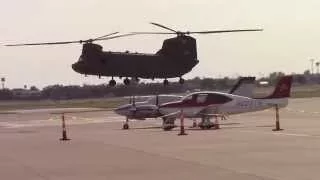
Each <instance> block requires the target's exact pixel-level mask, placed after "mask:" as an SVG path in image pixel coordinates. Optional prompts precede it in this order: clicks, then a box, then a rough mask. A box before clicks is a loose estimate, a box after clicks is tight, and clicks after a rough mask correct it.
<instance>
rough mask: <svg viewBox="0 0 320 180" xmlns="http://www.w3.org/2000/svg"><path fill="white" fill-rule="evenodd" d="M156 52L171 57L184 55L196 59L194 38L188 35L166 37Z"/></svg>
mask: <svg viewBox="0 0 320 180" xmlns="http://www.w3.org/2000/svg"><path fill="white" fill-rule="evenodd" d="M158 54H162V55H164V56H169V57H173V58H179V59H180V58H181V57H186V58H188V59H189V58H190V59H192V60H195V59H197V47H196V40H195V39H194V38H192V37H190V36H185V35H181V36H177V37H175V38H170V39H166V40H165V41H164V42H163V45H162V48H161V50H159V52H158Z"/></svg>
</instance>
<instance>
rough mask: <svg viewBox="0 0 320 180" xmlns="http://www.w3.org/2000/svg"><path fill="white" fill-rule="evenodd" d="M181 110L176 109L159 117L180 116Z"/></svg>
mask: <svg viewBox="0 0 320 180" xmlns="http://www.w3.org/2000/svg"><path fill="white" fill-rule="evenodd" d="M180 113H181V111H176V112H173V113H170V114H165V115H163V116H160V117H159V118H178V117H179V116H180Z"/></svg>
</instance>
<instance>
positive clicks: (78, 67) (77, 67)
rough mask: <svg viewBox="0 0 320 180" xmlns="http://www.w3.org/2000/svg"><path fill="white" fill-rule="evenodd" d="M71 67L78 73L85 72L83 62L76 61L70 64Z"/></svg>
mask: <svg viewBox="0 0 320 180" xmlns="http://www.w3.org/2000/svg"><path fill="white" fill-rule="evenodd" d="M71 67H72V69H73V70H74V71H75V72H77V73H80V74H86V68H85V66H84V64H82V63H79V62H76V63H74V64H72V65H71Z"/></svg>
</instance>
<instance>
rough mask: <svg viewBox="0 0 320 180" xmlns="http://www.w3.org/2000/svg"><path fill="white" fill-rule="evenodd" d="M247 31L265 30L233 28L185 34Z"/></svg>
mask: <svg viewBox="0 0 320 180" xmlns="http://www.w3.org/2000/svg"><path fill="white" fill-rule="evenodd" d="M247 31H263V29H233V30H218V31H193V32H185V34H213V33H230V32H247Z"/></svg>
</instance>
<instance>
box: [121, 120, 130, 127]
mask: <svg viewBox="0 0 320 180" xmlns="http://www.w3.org/2000/svg"><path fill="white" fill-rule="evenodd" d="M122 129H129V118H126V121H125V122H124V124H123V126H122Z"/></svg>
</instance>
